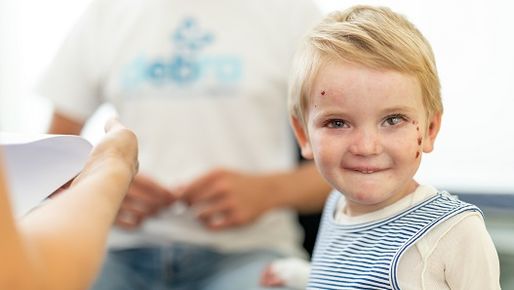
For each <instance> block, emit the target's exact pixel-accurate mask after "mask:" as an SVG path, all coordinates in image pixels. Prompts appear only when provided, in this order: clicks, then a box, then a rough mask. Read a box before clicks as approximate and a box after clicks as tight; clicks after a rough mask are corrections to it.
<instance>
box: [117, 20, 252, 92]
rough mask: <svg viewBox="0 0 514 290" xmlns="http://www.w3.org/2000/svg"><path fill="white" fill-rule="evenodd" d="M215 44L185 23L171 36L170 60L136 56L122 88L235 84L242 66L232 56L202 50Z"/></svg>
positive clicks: (210, 36) (194, 25) (208, 35)
mask: <svg viewBox="0 0 514 290" xmlns="http://www.w3.org/2000/svg"><path fill="white" fill-rule="evenodd" d="M214 41H215V37H214V35H213V34H212V33H209V32H206V31H204V30H202V29H201V28H200V26H199V25H198V23H197V22H196V21H195V20H194V19H192V18H186V19H184V20H183V21H182V22H181V23H180V25H179V26H178V28H177V29H176V30H175V31H174V32H173V33H172V37H171V42H172V53H171V56H170V58H165V59H160V58H155V59H148V58H147V57H145V56H138V57H136V58H135V59H134V60H133V61H132V62H130V63H129V64H128V65H127V66H126V67H125V69H124V70H123V77H122V84H123V86H124V87H125V88H135V87H138V86H139V85H142V84H145V85H148V84H150V85H154V86H163V85H175V86H187V85H192V84H197V83H198V82H200V81H207V80H209V81H210V83H212V82H215V83H217V84H219V85H230V84H235V83H236V82H238V81H239V80H241V77H242V62H241V60H240V58H239V57H236V56H231V55H208V54H206V53H205V52H204V49H205V47H207V46H209V45H211V44H212V43H213V42H214Z"/></svg>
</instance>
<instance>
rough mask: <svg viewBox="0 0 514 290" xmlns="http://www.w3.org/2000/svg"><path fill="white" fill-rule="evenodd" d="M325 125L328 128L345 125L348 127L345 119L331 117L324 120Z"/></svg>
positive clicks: (343, 126)
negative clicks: (331, 118)
mask: <svg viewBox="0 0 514 290" xmlns="http://www.w3.org/2000/svg"><path fill="white" fill-rule="evenodd" d="M326 126H327V127H328V128H345V127H348V124H347V123H346V121H345V120H341V119H333V120H328V121H327V122H326Z"/></svg>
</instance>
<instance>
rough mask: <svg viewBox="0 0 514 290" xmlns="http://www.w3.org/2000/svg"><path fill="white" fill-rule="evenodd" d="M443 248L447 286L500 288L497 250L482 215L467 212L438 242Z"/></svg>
mask: <svg viewBox="0 0 514 290" xmlns="http://www.w3.org/2000/svg"><path fill="white" fill-rule="evenodd" d="M438 248H439V249H440V250H443V251H445V254H446V257H447V259H446V261H445V276H446V281H447V283H448V286H450V289H466V290H473V289H476V290H481V289H500V266H499V260H498V253H497V252H496V249H495V247H494V244H493V241H492V239H491V237H490V235H489V233H488V232H487V229H486V227H485V224H484V221H483V219H482V216H480V215H479V214H478V213H475V214H471V215H467V216H466V217H464V218H463V219H462V220H460V221H459V222H458V223H457V224H455V225H454V226H453V227H452V228H451V229H450V230H449V231H448V232H447V234H446V235H445V236H443V237H442V238H441V240H440V242H439V244H438Z"/></svg>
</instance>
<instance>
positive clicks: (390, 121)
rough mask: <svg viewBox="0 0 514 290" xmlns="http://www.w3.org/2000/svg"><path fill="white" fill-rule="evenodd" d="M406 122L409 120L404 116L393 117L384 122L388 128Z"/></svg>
mask: <svg viewBox="0 0 514 290" xmlns="http://www.w3.org/2000/svg"><path fill="white" fill-rule="evenodd" d="M405 120H407V118H406V117H405V116H403V115H392V116H389V117H387V118H386V119H385V120H384V123H385V125H387V126H395V125H398V124H400V123H402V122H403V121H405Z"/></svg>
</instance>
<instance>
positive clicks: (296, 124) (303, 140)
mask: <svg viewBox="0 0 514 290" xmlns="http://www.w3.org/2000/svg"><path fill="white" fill-rule="evenodd" d="M291 124H292V125H293V130H294V135H295V136H296V140H297V141H298V144H299V145H300V149H301V151H302V156H303V158H305V159H312V158H313V155H312V148H311V143H310V142H309V137H308V136H307V130H306V128H305V127H304V125H303V123H302V121H300V120H298V118H296V117H291Z"/></svg>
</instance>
